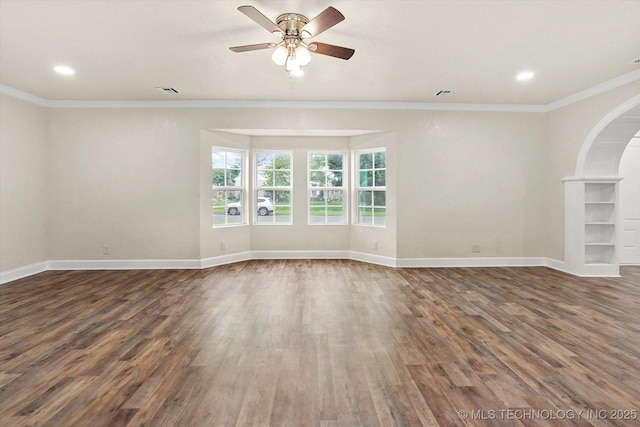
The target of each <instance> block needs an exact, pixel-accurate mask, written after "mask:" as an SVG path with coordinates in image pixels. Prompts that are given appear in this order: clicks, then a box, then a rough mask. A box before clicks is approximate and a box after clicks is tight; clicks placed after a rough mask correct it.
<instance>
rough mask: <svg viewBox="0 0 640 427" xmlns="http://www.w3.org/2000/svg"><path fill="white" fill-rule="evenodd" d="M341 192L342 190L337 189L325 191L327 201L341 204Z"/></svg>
mask: <svg viewBox="0 0 640 427" xmlns="http://www.w3.org/2000/svg"><path fill="white" fill-rule="evenodd" d="M342 195H343V192H342V190H339V191H333V190H331V191H327V201H328V202H329V204H331V203H334V204H337V205H342V200H343V196H342Z"/></svg>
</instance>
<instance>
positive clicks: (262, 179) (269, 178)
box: [257, 171, 273, 187]
mask: <svg viewBox="0 0 640 427" xmlns="http://www.w3.org/2000/svg"><path fill="white" fill-rule="evenodd" d="M257 181H258V182H257V184H258V187H271V186H272V185H273V172H271V171H258V173H257Z"/></svg>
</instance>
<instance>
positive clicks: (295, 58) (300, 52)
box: [229, 6, 355, 75]
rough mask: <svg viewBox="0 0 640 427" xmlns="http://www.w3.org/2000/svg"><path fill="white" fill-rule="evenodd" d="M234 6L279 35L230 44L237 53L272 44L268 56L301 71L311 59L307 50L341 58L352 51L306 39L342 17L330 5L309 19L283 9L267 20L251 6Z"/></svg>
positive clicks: (347, 56) (291, 68)
mask: <svg viewBox="0 0 640 427" xmlns="http://www.w3.org/2000/svg"><path fill="white" fill-rule="evenodd" d="M238 10H239V11H240V12H242V13H244V14H245V15H247V16H248V17H249V18H251V19H252V20H253V21H255V22H256V23H257V24H258V25H260V26H261V27H263V28H265V29H266V30H267V31H269V32H270V33H272V34H274V35H276V36H278V37H280V42H278V43H258V44H250V45H245V46H234V47H230V48H229V49H231V50H232V51H234V52H238V53H239V52H249V51H252V50H261V49H271V48H276V50H275V51H274V52H273V55H272V56H271V59H273V62H275V63H276V64H278V65H284V66H285V69H286V70H287V71H288V72H290V73H291V74H292V75H299V74H302V69H301V67H302V66H304V65H307V64H308V63H309V61H311V54H310V52H313V53H318V54H320V55H327V56H333V57H334V58H340V59H345V60H346V59H349V58H351V57H352V56H353V54H354V53H355V50H353V49H350V48H347V47H342V46H335V45H332V44H327V43H320V42H316V41H307V40H306V39H309V38H312V37H316V36H317V35H318V34H320V33H322V32H324V31H326V30H328V29H329V28H331V27H333V26H334V25H336V24H337V23H339V22H341V21H343V20H344V15H342V13H340V12H339V11H338V10H337V9H335V8H333V7H331V6H329V7H328V8H326V9H325V10H323V11H322V12H320V14H319V15H318V16H316V17H315V18H313V19H311V20H309V19H308V18H307V17H306V16H304V15H300V14H299V13H283V14H282V15H280V16H278V18H277V19H276V22H273V21H271V20H270V19H269V18H267V17H266V16H264V15H263V14H262V13H260V11H258V9H256V8H255V7H253V6H240V7H239V8H238Z"/></svg>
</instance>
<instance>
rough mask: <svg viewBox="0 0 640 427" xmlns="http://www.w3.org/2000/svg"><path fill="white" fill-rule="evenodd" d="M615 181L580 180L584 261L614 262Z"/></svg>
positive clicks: (588, 262)
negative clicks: (582, 187)
mask: <svg viewBox="0 0 640 427" xmlns="http://www.w3.org/2000/svg"><path fill="white" fill-rule="evenodd" d="M616 184H617V182H585V183H584V220H585V228H584V251H585V254H584V258H585V259H584V261H585V264H612V263H614V262H615V225H616V224H615V220H616V203H615V201H616Z"/></svg>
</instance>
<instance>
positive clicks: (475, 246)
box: [471, 243, 480, 254]
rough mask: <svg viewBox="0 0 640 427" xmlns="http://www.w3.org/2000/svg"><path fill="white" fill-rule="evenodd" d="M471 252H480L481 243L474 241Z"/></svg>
mask: <svg viewBox="0 0 640 427" xmlns="http://www.w3.org/2000/svg"><path fill="white" fill-rule="evenodd" d="M471 253H473V254H479V253H480V243H472V244H471Z"/></svg>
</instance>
